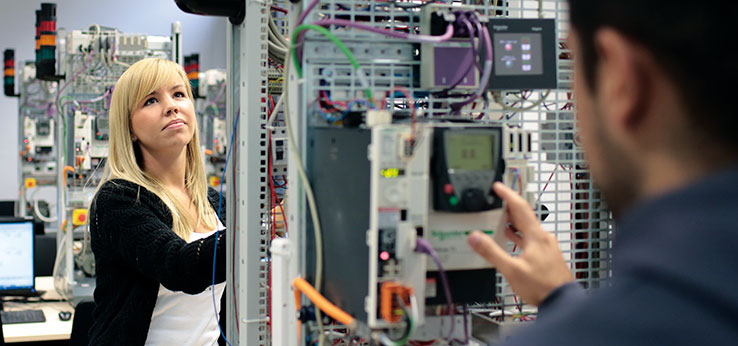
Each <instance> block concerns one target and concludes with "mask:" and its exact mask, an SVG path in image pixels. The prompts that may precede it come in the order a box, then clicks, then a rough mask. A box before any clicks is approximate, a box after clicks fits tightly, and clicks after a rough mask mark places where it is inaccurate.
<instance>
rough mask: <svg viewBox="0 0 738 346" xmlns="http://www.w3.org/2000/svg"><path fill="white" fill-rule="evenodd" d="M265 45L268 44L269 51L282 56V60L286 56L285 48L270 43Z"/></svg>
mask: <svg viewBox="0 0 738 346" xmlns="http://www.w3.org/2000/svg"><path fill="white" fill-rule="evenodd" d="M267 44H269V49H270V50H274V51H276V52H277V53H278V54H279V55H281V56H282V58H284V56H285V55H286V54H287V49H286V48H283V47H280V46H278V45H277V44H275V43H274V42H272V41H267Z"/></svg>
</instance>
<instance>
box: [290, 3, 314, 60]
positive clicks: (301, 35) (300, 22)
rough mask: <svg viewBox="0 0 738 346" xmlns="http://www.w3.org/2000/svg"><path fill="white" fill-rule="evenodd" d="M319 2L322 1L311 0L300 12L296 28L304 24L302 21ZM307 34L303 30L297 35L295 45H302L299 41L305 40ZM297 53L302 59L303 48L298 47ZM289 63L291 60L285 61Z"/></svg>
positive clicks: (299, 58)
mask: <svg viewBox="0 0 738 346" xmlns="http://www.w3.org/2000/svg"><path fill="white" fill-rule="evenodd" d="M319 2H320V0H313V2H311V3H310V4H309V5H308V6H307V7H306V8H305V10H304V11H302V13H300V17H298V18H297V25H295V28H297V27H298V26H300V25H302V23H303V22H304V21H305V18H306V17H307V15H308V13H310V11H312V10H313V8H315V6H316V5H318V3H319ZM305 34H306V32H305V31H304V30H303V31H302V32H301V33H300V34H298V35H297V42H295V47H298V48H299V47H300V46H299V45H298V43H300V42H302V41H303V39H304V38H305ZM296 53H297V58H298V60H301V59H302V50H300V49H297V51H296ZM289 63H290V62H289V61H285V64H289Z"/></svg>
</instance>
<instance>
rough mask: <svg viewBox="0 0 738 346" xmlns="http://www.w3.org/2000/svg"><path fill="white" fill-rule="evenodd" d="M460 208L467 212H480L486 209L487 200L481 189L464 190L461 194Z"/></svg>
mask: <svg viewBox="0 0 738 346" xmlns="http://www.w3.org/2000/svg"><path fill="white" fill-rule="evenodd" d="M461 206H462V207H463V208H464V210H467V211H481V210H486V209H488V208H487V198H486V196H485V195H484V191H482V190H481V189H466V190H464V192H463V193H462V194H461Z"/></svg>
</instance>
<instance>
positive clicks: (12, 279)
mask: <svg viewBox="0 0 738 346" xmlns="http://www.w3.org/2000/svg"><path fill="white" fill-rule="evenodd" d="M33 289H34V271H33V221H32V220H24V219H4V220H3V219H0V295H2V294H3V292H8V291H25V290H33Z"/></svg>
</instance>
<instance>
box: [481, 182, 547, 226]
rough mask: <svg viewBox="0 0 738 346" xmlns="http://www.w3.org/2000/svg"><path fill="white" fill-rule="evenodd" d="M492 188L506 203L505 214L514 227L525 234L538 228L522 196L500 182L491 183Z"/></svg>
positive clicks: (535, 219)
mask: <svg viewBox="0 0 738 346" xmlns="http://www.w3.org/2000/svg"><path fill="white" fill-rule="evenodd" d="M492 188H493V189H494V190H495V193H496V194H497V196H499V197H500V198H502V200H504V201H505V203H507V216H508V219H509V221H510V223H511V224H512V225H513V226H514V227H515V229H517V230H518V231H519V232H520V233H522V234H523V235H525V234H526V233H528V232H530V231H532V230H537V229H539V228H540V227H539V225H540V224H539V223H538V219H537V218H536V215H535V214H534V213H533V209H531V207H530V205H529V204H528V202H526V201H525V200H524V199H523V197H520V195H518V193H517V192H515V191H513V190H512V189H510V188H509V187H507V186H505V184H503V183H500V182H497V183H495V184H494V185H492Z"/></svg>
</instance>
